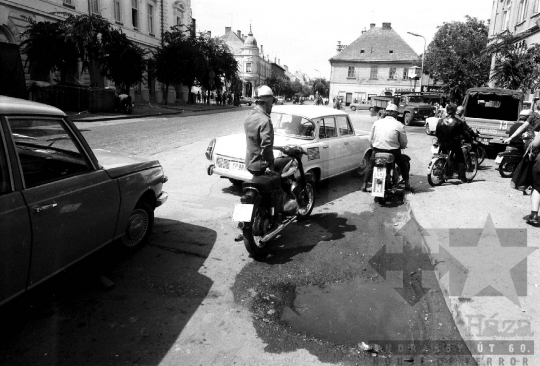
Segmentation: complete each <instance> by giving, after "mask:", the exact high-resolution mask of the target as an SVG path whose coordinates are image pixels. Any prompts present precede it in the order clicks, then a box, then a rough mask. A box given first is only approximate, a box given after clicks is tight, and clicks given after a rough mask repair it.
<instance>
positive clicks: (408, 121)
mask: <svg viewBox="0 0 540 366" xmlns="http://www.w3.org/2000/svg"><path fill="white" fill-rule="evenodd" d="M413 120H414V117H413V116H412V114H411V113H405V114H404V115H403V123H404V124H405V126H410V125H411V123H412V121H413Z"/></svg>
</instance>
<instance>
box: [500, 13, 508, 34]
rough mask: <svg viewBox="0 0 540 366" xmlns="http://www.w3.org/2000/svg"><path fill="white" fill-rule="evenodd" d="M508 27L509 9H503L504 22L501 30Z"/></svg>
mask: <svg viewBox="0 0 540 366" xmlns="http://www.w3.org/2000/svg"><path fill="white" fill-rule="evenodd" d="M507 29H508V10H505V11H503V15H502V22H501V31H504V30H507Z"/></svg>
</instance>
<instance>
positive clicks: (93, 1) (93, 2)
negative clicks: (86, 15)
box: [90, 0, 99, 14]
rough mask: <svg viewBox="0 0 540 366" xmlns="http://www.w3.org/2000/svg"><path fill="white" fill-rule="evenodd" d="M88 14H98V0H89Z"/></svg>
mask: <svg viewBox="0 0 540 366" xmlns="http://www.w3.org/2000/svg"><path fill="white" fill-rule="evenodd" d="M90 14H99V0H90Z"/></svg>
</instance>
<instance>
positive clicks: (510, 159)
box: [495, 122, 525, 178]
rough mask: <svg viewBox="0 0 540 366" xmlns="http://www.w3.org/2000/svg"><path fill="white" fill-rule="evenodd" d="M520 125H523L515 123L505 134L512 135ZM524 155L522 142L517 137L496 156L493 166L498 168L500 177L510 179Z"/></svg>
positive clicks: (519, 137)
mask: <svg viewBox="0 0 540 366" xmlns="http://www.w3.org/2000/svg"><path fill="white" fill-rule="evenodd" d="M522 124H523V123H520V122H516V123H515V124H514V126H513V128H512V129H509V130H508V131H507V133H508V134H509V135H512V134H513V133H514V131H515V130H516V129H517V128H519V126H521V125H522ZM524 154H525V148H524V146H523V140H522V139H521V136H517V137H515V138H514V139H512V141H511V142H510V144H509V145H508V146H506V149H505V150H504V151H503V152H500V153H498V154H497V158H496V159H495V165H498V166H499V167H498V168H497V170H498V171H499V174H500V175H501V177H503V178H511V177H512V175H513V174H514V170H516V167H517V166H518V164H519V163H520V162H521V159H522V158H523V155H524Z"/></svg>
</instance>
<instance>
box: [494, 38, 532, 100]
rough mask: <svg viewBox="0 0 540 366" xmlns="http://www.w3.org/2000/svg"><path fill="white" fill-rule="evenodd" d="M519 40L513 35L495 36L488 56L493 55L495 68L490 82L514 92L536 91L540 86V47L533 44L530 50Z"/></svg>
mask: <svg viewBox="0 0 540 366" xmlns="http://www.w3.org/2000/svg"><path fill="white" fill-rule="evenodd" d="M519 40H520V39H519V38H518V37H516V36H514V35H511V34H507V33H505V34H500V35H497V36H495V37H494V38H493V39H492V40H491V42H490V45H489V46H488V48H487V49H486V54H487V55H493V57H494V59H495V60H494V61H495V62H494V67H493V71H492V73H491V76H490V81H494V82H495V83H496V84H497V85H498V86H500V87H503V88H507V89H513V90H518V89H519V90H522V91H524V92H525V91H527V90H534V89H536V88H538V86H539V85H540V69H539V68H538V66H537V65H538V63H539V62H540V45H538V44H536V43H535V44H532V45H531V46H530V47H529V48H526V47H525V46H524V45H521V44H519V43H518V42H519Z"/></svg>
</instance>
